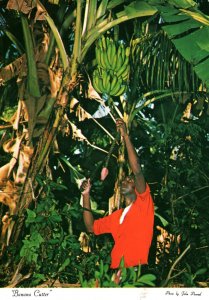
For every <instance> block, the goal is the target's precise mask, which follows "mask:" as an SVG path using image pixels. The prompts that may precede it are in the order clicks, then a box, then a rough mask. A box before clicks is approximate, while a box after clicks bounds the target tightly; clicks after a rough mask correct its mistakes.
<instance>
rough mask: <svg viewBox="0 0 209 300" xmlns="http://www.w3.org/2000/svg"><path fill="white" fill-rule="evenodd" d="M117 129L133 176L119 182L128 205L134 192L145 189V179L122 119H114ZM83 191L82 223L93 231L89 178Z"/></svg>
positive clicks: (83, 186) (134, 194) (134, 195)
mask: <svg viewBox="0 0 209 300" xmlns="http://www.w3.org/2000/svg"><path fill="white" fill-rule="evenodd" d="M116 128H117V131H119V132H120V134H121V137H122V138H123V140H124V142H125V146H126V150H127V154H128V161H129V166H130V168H131V170H132V173H133V176H127V177H125V178H124V179H123V180H122V182H121V186H120V188H121V194H123V196H124V198H125V205H126V206H128V205H130V204H131V203H133V202H134V201H135V200H136V197H137V196H136V192H135V189H136V190H137V192H138V193H140V194H142V193H144V192H145V189H146V181H145V178H144V176H143V173H142V170H141V166H140V163H139V159H138V156H137V153H136V150H135V148H134V146H133V144H132V142H131V140H130V137H129V135H128V133H127V129H126V125H125V123H124V121H123V120H122V119H117V120H116ZM81 188H82V190H83V192H82V195H83V207H84V208H86V210H84V212H83V218H84V223H85V226H86V229H87V231H88V232H93V224H94V217H93V215H92V213H91V204H90V190H91V183H90V179H88V180H85V181H84V182H83V184H82V186H81Z"/></svg>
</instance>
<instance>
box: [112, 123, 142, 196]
mask: <svg viewBox="0 0 209 300" xmlns="http://www.w3.org/2000/svg"><path fill="white" fill-rule="evenodd" d="M116 126H117V130H118V131H120V134H121V136H122V137H123V139H124V142H125V146H126V150H127V153H128V161H129V165H130V168H131V170H132V172H133V174H134V176H135V185H136V189H137V191H138V192H139V193H143V192H145V189H146V181H145V178H144V175H143V173H142V170H141V166H140V163H139V159H138V156H137V153H136V150H135V148H134V146H133V144H132V142H131V140H130V137H129V135H128V133H127V129H126V125H125V123H124V121H123V120H122V119H117V121H116Z"/></svg>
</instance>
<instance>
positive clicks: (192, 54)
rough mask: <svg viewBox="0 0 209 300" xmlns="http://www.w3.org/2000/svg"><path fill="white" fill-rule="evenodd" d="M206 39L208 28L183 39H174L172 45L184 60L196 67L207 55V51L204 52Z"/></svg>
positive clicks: (207, 42)
mask: <svg viewBox="0 0 209 300" xmlns="http://www.w3.org/2000/svg"><path fill="white" fill-rule="evenodd" d="M208 38H209V27H203V28H201V29H198V30H196V31H195V32H193V33H191V34H188V35H186V36H185V37H182V38H180V39H174V40H173V43H174V45H175V46H176V48H177V49H178V51H179V52H180V53H181V55H182V56H183V57H184V58H185V59H186V60H188V61H189V62H190V63H192V64H194V65H196V64H197V63H198V62H199V61H200V60H202V59H204V58H206V57H207V56H208V55H209V51H206V50H205V49H207V47H209V40H208ZM198 40H199V41H200V42H198ZM201 79H202V78H201Z"/></svg>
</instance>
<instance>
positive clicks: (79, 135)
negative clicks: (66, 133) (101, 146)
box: [69, 121, 87, 141]
mask: <svg viewBox="0 0 209 300" xmlns="http://www.w3.org/2000/svg"><path fill="white" fill-rule="evenodd" d="M69 122H70V121H69ZM70 125H71V128H72V133H73V139H75V140H79V141H87V138H86V137H85V136H84V135H83V134H82V132H81V130H80V129H79V128H78V127H77V126H76V125H75V124H73V123H72V122H70Z"/></svg>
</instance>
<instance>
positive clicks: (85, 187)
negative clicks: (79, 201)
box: [81, 178, 91, 195]
mask: <svg viewBox="0 0 209 300" xmlns="http://www.w3.org/2000/svg"><path fill="white" fill-rule="evenodd" d="M90 190H91V183H90V178H89V179H87V180H84V182H83V183H82V184H81V194H82V195H88V194H89V193H90Z"/></svg>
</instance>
